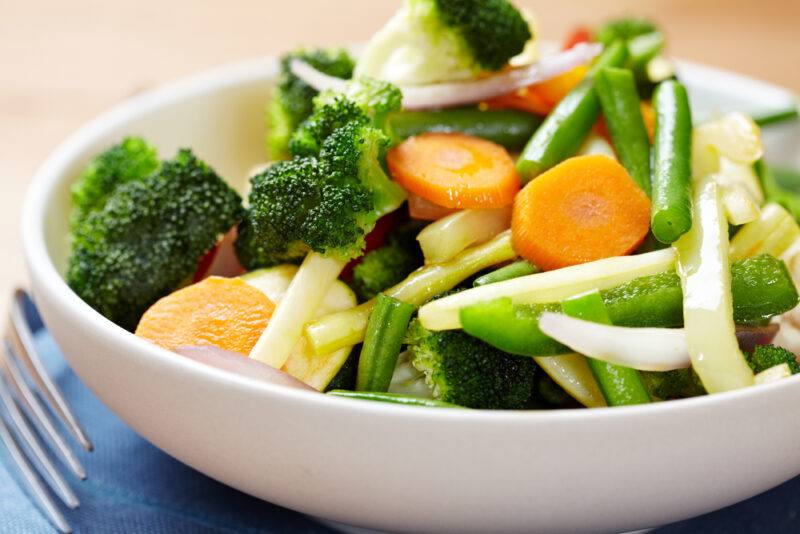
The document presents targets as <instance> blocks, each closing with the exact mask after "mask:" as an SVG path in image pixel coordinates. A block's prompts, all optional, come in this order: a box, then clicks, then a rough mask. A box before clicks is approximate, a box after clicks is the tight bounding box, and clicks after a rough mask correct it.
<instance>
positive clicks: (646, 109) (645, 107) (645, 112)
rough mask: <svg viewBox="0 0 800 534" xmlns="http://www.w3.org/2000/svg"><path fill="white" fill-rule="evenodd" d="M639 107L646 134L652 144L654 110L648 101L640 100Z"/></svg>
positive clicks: (654, 121) (654, 127) (654, 126)
mask: <svg viewBox="0 0 800 534" xmlns="http://www.w3.org/2000/svg"><path fill="white" fill-rule="evenodd" d="M639 109H641V110H642V118H643V119H644V127H645V128H647V136H648V137H649V138H650V144H651V145H652V144H653V133H654V132H655V131H656V111H655V110H654V109H653V105H652V104H650V102H647V101H645V100H642V102H641V103H640V104H639Z"/></svg>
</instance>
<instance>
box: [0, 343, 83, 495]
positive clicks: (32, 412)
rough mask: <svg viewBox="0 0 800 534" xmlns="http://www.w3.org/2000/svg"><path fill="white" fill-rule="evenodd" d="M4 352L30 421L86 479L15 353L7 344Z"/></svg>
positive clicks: (14, 384) (4, 358)
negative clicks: (33, 389)
mask: <svg viewBox="0 0 800 534" xmlns="http://www.w3.org/2000/svg"><path fill="white" fill-rule="evenodd" d="M3 352H4V356H2V360H3V361H4V362H5V368H6V370H7V371H8V377H9V378H10V380H11V383H12V385H13V386H14V388H15V389H16V390H17V392H18V393H19V398H20V400H21V401H22V404H23V407H24V408H26V411H27V412H28V415H29V417H30V419H31V420H32V421H33V422H34V424H36V425H37V426H39V427H40V428H41V429H42V430H43V431H44V432H45V433H46V434H47V436H48V437H49V438H50V441H51V443H52V444H53V445H54V446H55V448H56V450H57V451H58V453H59V454H60V456H61V457H62V458H63V459H64V462H65V463H66V464H67V466H68V467H69V468H70V469H71V470H72V472H73V473H75V475H77V476H78V477H79V478H80V479H81V480H82V479H85V478H86V471H85V470H84V469H83V466H82V465H81V463H80V462H79V461H78V458H77V457H76V456H75V453H73V452H72V449H70V448H69V446H68V445H67V444H66V443H65V442H64V438H62V437H61V434H59V433H58V431H57V430H56V428H55V427H54V426H53V423H52V421H50V418H49V417H48V416H47V414H46V413H45V410H44V406H42V403H41V401H39V399H38V398H37V397H36V395H34V393H33V391H32V390H31V388H30V386H29V385H28V383H27V382H26V381H25V378H24V377H23V376H22V372H21V370H20V368H19V367H18V364H17V362H16V360H15V358H14V351H13V349H12V348H11V347H10V346H9V344H8V343H6V350H5V351H3Z"/></svg>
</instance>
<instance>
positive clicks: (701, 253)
mask: <svg viewBox="0 0 800 534" xmlns="http://www.w3.org/2000/svg"><path fill="white" fill-rule="evenodd" d="M694 187H695V193H694V198H693V201H692V208H693V210H692V211H693V215H692V217H693V219H694V221H695V223H694V225H693V226H692V228H691V230H689V231H688V232H687V233H686V234H685V235H684V236H683V237H682V238H681V239H680V240H679V241H678V242H677V243H676V244H675V248H676V250H677V251H678V264H677V265H678V274H679V275H680V277H681V285H682V286H683V316H684V320H685V323H684V328H685V329H686V342H687V345H688V348H689V354H690V355H691V357H692V367H693V368H694V370H695V371H696V372H697V374H698V375H699V376H700V379H701V380H702V382H703V385H704V386H705V388H706V389H707V390H708V391H709V393H716V392H718V391H727V390H731V389H736V388H740V387H744V386H749V385H752V384H753V372H752V371H751V370H750V368H749V367H748V366H747V363H746V361H745V359H744V357H743V356H742V353H741V351H740V350H739V346H738V344H737V342H736V333H735V328H734V322H733V302H732V300H733V299H732V298H731V276H730V266H729V258H728V246H729V245H728V224H727V221H726V219H725V215H724V213H723V211H722V205H721V201H720V198H719V190H718V187H717V184H716V182H715V181H714V179H713V177H705V178H701V179H700V180H699V181H698V182H697V183H695V186H694Z"/></svg>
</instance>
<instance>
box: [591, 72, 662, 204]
mask: <svg viewBox="0 0 800 534" xmlns="http://www.w3.org/2000/svg"><path fill="white" fill-rule="evenodd" d="M594 83H595V90H596V91H597V96H598V97H599V98H600V105H601V106H602V108H603V116H604V117H605V120H606V124H607V125H608V130H609V131H610V132H611V140H612V141H613V142H614V149H615V150H616V152H617V154H618V155H619V159H620V161H621V162H622V165H623V166H624V167H625V168H626V169H627V170H628V172H629V173H630V175H631V178H633V180H634V181H635V182H636V184H637V185H638V186H639V187H640V188H641V189H642V191H644V192H645V193H647V196H650V138H649V137H648V135H647V127H646V126H645V125H644V119H643V118H642V110H641V107H640V102H639V95H638V93H637V92H636V81H635V80H634V78H633V73H632V72H631V71H630V70H628V69H619V68H615V67H607V68H605V69H603V70H601V71H600V72H598V73H597V76H596V77H595V81H594Z"/></svg>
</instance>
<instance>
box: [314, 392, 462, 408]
mask: <svg viewBox="0 0 800 534" xmlns="http://www.w3.org/2000/svg"><path fill="white" fill-rule="evenodd" d="M327 395H332V396H334V397H343V398H346V399H357V400H366V401H376V402H388V403H392V404H402V405H404V406H423V407H426V408H460V409H462V410H466V408H464V407H463V406H459V405H457V404H450V403H449V402H444V401H440V400H435V399H423V398H422V397H412V396H410V395H401V394H399V393H384V392H380V391H348V390H345V389H333V390H331V391H329V392H328V393H327Z"/></svg>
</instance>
